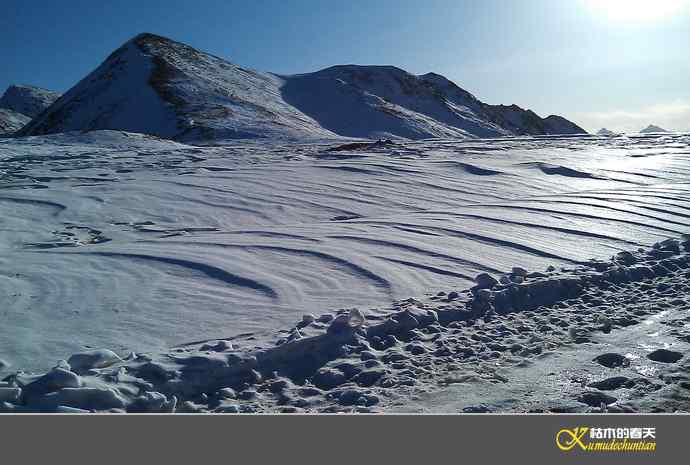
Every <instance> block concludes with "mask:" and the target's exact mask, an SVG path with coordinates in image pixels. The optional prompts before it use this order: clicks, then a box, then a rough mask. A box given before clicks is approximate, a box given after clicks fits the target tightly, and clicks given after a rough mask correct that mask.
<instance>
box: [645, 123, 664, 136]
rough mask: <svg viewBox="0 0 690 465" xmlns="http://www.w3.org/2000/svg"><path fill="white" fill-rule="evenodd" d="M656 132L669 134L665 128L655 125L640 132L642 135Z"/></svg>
mask: <svg viewBox="0 0 690 465" xmlns="http://www.w3.org/2000/svg"><path fill="white" fill-rule="evenodd" d="M655 132H668V131H667V130H666V129H664V128H660V127H659V126H655V125H653V124H650V125H649V126H647V127H646V128H644V129H641V130H640V133H641V134H650V133H655Z"/></svg>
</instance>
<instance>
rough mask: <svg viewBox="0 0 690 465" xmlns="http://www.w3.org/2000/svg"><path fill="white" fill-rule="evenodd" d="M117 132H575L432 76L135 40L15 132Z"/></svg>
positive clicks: (181, 135)
mask: <svg viewBox="0 0 690 465" xmlns="http://www.w3.org/2000/svg"><path fill="white" fill-rule="evenodd" d="M93 129H117V130H125V131H131V132H140V133H147V134H153V135H158V136H161V137H166V138H171V139H178V140H198V139H235V138H255V137H272V138H292V139H298V138H299V139H303V138H332V137H338V136H344V137H363V138H377V137H402V138H408V139H423V138H429V137H460V138H465V137H495V136H509V135H523V134H566V133H567V134H572V133H584V132H585V131H584V130H583V129H582V128H580V127H578V126H577V125H575V124H574V123H571V122H570V121H568V120H566V119H564V118H561V117H558V116H549V117H548V118H540V117H539V116H538V115H536V114H535V113H533V112H531V111H529V110H523V109H522V108H519V107H517V106H515V105H512V106H508V107H506V106H501V105H498V106H494V105H487V104H485V103H483V102H481V101H479V100H478V99H476V98H475V97H474V96H473V95H471V94H470V93H468V92H466V91H464V90H463V89H461V88H460V87H458V86H457V85H455V84H454V83H453V82H451V81H449V80H448V79H446V78H444V77H443V76H440V75H438V74H433V73H429V74H425V75H422V76H415V75H412V74H410V73H407V72H405V71H403V70H401V69H399V68H395V67H392V66H356V65H344V66H334V67H331V68H327V69H324V70H321V71H317V72H314V73H307V74H299V75H291V76H281V75H276V74H272V73H263V72H258V71H253V70H248V69H245V68H242V67H240V66H237V65H234V64H232V63H229V62H227V61H225V60H223V59H221V58H218V57H216V56H213V55H209V54H207V53H203V52H200V51H198V50H196V49H194V48H192V47H190V46H188V45H184V44H181V43H179V42H175V41H172V40H170V39H167V38H164V37H160V36H156V35H153V34H140V35H138V36H136V37H135V38H133V39H132V40H130V41H128V42H127V43H125V44H124V45H123V46H122V47H120V48H119V49H118V50H116V51H115V52H114V53H112V54H111V55H110V56H109V57H108V58H107V59H106V61H105V62H104V63H103V64H101V65H100V66H99V67H98V68H97V69H96V70H95V71H93V72H92V73H91V74H89V75H88V76H87V77H86V78H84V79H83V80H82V81H81V82H79V83H78V84H77V85H76V86H74V87H73V88H72V89H71V90H69V91H68V92H67V93H66V94H65V95H64V96H63V97H62V98H60V99H59V100H58V101H57V102H55V103H54V104H53V105H52V106H51V107H50V108H49V109H48V110H47V111H46V112H45V113H43V114H41V115H40V116H39V117H38V118H36V119H35V120H33V121H32V122H31V123H30V124H29V125H27V126H26V127H25V128H24V129H23V130H22V131H20V134H21V135H40V134H49V133H56V132H65V131H73V130H93Z"/></svg>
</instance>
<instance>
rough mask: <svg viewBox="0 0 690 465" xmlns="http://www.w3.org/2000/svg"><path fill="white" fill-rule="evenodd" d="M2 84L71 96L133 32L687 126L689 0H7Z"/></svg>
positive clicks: (635, 125)
mask: <svg viewBox="0 0 690 465" xmlns="http://www.w3.org/2000/svg"><path fill="white" fill-rule="evenodd" d="M0 21H1V22H0V59H1V63H2V67H0V88H2V89H4V88H5V87H6V86H7V85H9V84H11V83H27V84H35V85H39V86H41V87H46V88H49V89H54V90H58V91H65V90H67V89H69V88H70V87H71V86H72V85H73V84H75V83H76V82H77V81H78V80H79V79H81V78H82V77H83V76H84V75H86V74H87V73H88V72H89V71H91V70H92V69H93V68H95V67H96V66H97V65H98V64H99V63H100V62H101V61H103V60H104V59H105V57H106V56H107V55H108V54H109V53H110V52H112V51H113V50H114V49H115V48H117V47H118V46H119V45H121V44H122V43H123V42H125V41H126V40H128V39H130V38H131V37H132V36H134V35H136V34H137V33H139V32H154V33H157V34H161V35H165V36H168V37H170V38H173V39H176V40H179V41H182V42H185V43H188V44H190V45H192V46H194V47H196V48H199V49H202V50H204V51H208V52H211V53H213V54H216V55H219V56H221V57H224V58H227V59H228V60H230V61H232V62H234V63H237V64H240V65H243V66H247V67H252V68H256V69H259V70H264V71H273V72H278V73H299V72H307V71H314V70H317V69H320V68H324V67H327V66H331V65H334V64H342V63H357V64H390V65H395V66H399V67H401V68H403V69H406V70H407V71H410V72H412V73H415V74H422V73H426V72H429V71H434V72H437V73H440V74H443V75H445V76H447V77H448V78H450V79H452V80H453V81H455V82H456V83H457V84H458V85H460V86H461V87H463V88H465V89H467V90H469V91H470V92H472V93H473V94H475V95H476V96H477V97H478V98H480V99H481V100H483V101H486V102H488V103H505V104H510V103H516V104H518V105H520V106H522V107H525V108H531V109H533V110H535V111H536V112H537V113H539V114H541V115H542V116H546V115H548V114H552V113H558V114H562V115H564V116H566V117H568V118H570V119H572V120H574V121H576V122H578V123H580V124H582V125H583V126H585V128H586V129H589V130H596V129H598V128H599V127H602V126H607V127H609V128H610V129H614V130H635V129H640V128H641V127H642V126H646V125H647V124H649V123H655V124H659V125H661V126H667V127H668V128H669V129H675V130H690V55H689V54H688V44H690V1H686V0H654V1H647V0H481V1H480V0H467V1H461V0H425V1H419V0H369V1H363V0H339V1H331V0H321V1H311V0H309V1H307V0H284V1H272V0H255V1H250V0H247V1H232V0H198V1H194V2H190V1H178V0H165V1H162V0H147V1H142V0H139V1H129V0H119V1H117V2H94V1H82V0H78V1H70V0H65V1H62V2H54V1H50V2H49V1H32V2H25V1H18V0H2V17H1V18H0Z"/></svg>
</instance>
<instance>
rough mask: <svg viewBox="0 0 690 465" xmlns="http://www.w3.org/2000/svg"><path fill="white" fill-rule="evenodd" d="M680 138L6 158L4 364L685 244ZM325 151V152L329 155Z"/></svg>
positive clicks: (262, 324) (40, 150) (41, 362)
mask: <svg viewBox="0 0 690 465" xmlns="http://www.w3.org/2000/svg"><path fill="white" fill-rule="evenodd" d="M689 143H690V136H688V135H686V134H666V135H663V136H649V135H647V136H630V137H627V136H620V137H594V136H580V137H523V138H504V139H492V140H471V141H463V140H457V139H435V140H426V141H418V142H411V141H405V142H399V143H396V144H394V145H376V146H372V147H370V148H365V149H360V150H351V151H347V150H345V151H328V148H331V147H333V143H329V144H325V143H320V144H317V143H288V142H271V143H268V142H266V141H242V142H237V143H234V144H229V145H226V146H220V147H218V146H216V147H195V146H191V145H185V144H182V143H177V142H171V141H168V140H163V139H159V138H156V137H151V136H144V135H141V134H131V133H124V132H118V131H93V132H89V133H68V134H58V135H52V136H40V137H25V138H15V139H2V140H0V188H1V190H0V251H1V252H2V253H0V270H1V271H0V299H1V305H0V308H2V313H0V359H2V360H5V361H7V362H9V363H11V364H12V366H13V367H14V368H23V369H28V370H39V369H45V368H48V367H50V366H53V365H54V363H55V361H56V360H57V359H59V358H62V357H66V356H67V355H69V354H72V353H75V352H80V351H83V350H88V349H90V348H108V349H111V350H114V351H115V352H117V353H119V354H121V355H123V354H126V352H127V351H129V350H134V351H136V352H148V351H152V352H156V351H163V350H165V349H167V348H168V347H171V346H176V345H179V344H183V343H186V342H191V341H197V340H209V339H221V338H227V337H231V336H235V335H238V334H241V333H254V336H255V337H256V341H257V343H259V342H261V341H264V342H267V341H269V340H270V341H274V340H275V337H276V331H277V330H278V329H281V328H286V327H291V326H292V325H293V324H294V322H295V321H299V320H300V319H301V317H302V315H303V314H306V313H314V314H322V313H325V312H328V311H333V310H337V309H341V308H351V307H359V308H363V309H370V308H372V307H385V306H386V305H388V304H390V303H391V302H392V301H393V300H396V299H402V298H407V297H415V296H422V295H424V294H426V293H435V292H438V291H440V290H443V291H448V290H449V289H464V288H467V287H469V286H470V285H471V284H472V279H473V278H474V277H475V276H476V275H477V274H478V273H481V272H489V273H499V272H505V271H509V270H511V268H512V267H514V266H522V267H524V268H526V269H530V270H538V269H544V268H546V267H547V266H549V265H555V266H566V267H567V266H570V265H574V264H576V263H577V262H579V261H582V260H587V259H589V258H592V257H599V258H601V257H610V256H611V255H613V254H615V253H616V252H617V251H621V250H630V249H634V248H636V247H638V246H649V245H651V244H653V243H654V242H657V241H659V240H662V239H664V238H667V237H676V236H678V235H679V234H682V233H687V232H689V231H690V217H689V216H688V208H689V207H690V188H689V187H688V175H689V174H690V169H689V162H690V148H689ZM336 145H337V144H336Z"/></svg>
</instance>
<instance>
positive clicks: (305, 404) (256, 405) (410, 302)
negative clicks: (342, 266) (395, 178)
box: [0, 234, 690, 413]
mask: <svg viewBox="0 0 690 465" xmlns="http://www.w3.org/2000/svg"><path fill="white" fill-rule="evenodd" d="M688 252H690V235H688V234H685V235H682V236H681V238H680V239H667V240H664V241H661V242H658V243H656V244H654V246H653V247H652V248H651V249H648V250H645V249H642V248H641V249H638V250H635V251H623V252H619V253H617V254H616V255H615V256H613V257H612V258H611V259H610V260H607V261H603V260H591V261H589V262H586V263H583V264H582V265H580V266H576V267H569V268H562V269H560V270H557V269H556V268H555V267H552V266H551V267H549V268H547V269H546V270H545V271H544V272H539V271H537V272H529V271H528V270H526V269H524V268H522V267H514V268H513V269H512V271H511V272H510V273H507V274H504V275H503V276H500V277H499V278H496V277H494V276H492V275H490V274H488V273H481V274H479V275H477V276H476V278H475V285H474V286H473V287H472V288H470V289H467V290H465V291H462V292H456V291H453V292H450V293H445V292H442V293H439V294H438V295H437V296H435V297H434V298H432V299H429V300H428V301H427V302H422V301H419V300H415V299H407V300H405V301H402V302H398V303H396V304H395V306H394V307H395V310H394V311H393V312H391V313H389V314H388V315H386V316H380V315H376V314H375V313H370V314H367V313H365V312H362V311H360V310H358V309H350V310H341V311H339V312H337V313H335V314H330V313H329V314H324V315H321V316H318V317H317V316H314V315H311V314H308V315H305V316H304V317H303V318H302V319H301V321H298V322H297V323H296V324H295V325H294V327H293V328H291V329H290V330H289V331H288V332H286V337H284V338H282V339H280V340H279V341H278V343H277V345H275V346H273V347H266V348H260V349H251V350H247V349H242V348H241V344H243V343H244V342H247V341H242V340H241V339H238V340H230V339H227V340H214V341H202V342H198V343H192V344H188V345H185V346H183V347H178V348H177V349H175V350H173V351H171V352H170V353H168V354H162V355H141V354H134V353H132V354H130V355H129V356H127V357H125V358H124V359H123V358H121V357H120V356H118V355H117V354H115V353H114V352H112V351H110V350H107V349H98V350H89V351H85V352H80V353H76V354H74V355H72V356H71V357H69V359H68V360H66V361H65V360H61V361H59V362H58V364H57V365H56V366H55V367H54V368H53V369H52V370H50V371H49V372H47V373H46V374H44V375H39V376H30V375H27V374H25V373H22V372H19V373H16V374H13V375H10V376H8V377H6V378H4V380H3V382H2V383H0V411H4V412H36V411H43V412H89V411H93V412H98V411H105V412H176V411H178V412H204V411H206V412H210V411H212V412H217V413H240V412H260V411H263V412H268V411H281V412H299V411H320V412H338V411H359V412H370V411H372V408H373V409H376V408H385V407H386V406H387V404H389V402H390V400H391V399H394V398H395V396H396V395H399V394H400V393H406V390H408V389H409V388H411V387H414V386H415V385H417V384H421V383H425V384H427V385H432V384H434V383H436V384H452V383H468V382H470V383H472V382H475V381H477V380H478V378H479V376H480V374H481V370H486V369H487V367H489V366H494V367H495V366H497V365H499V362H501V363H504V362H505V359H512V360H513V362H514V363H517V364H518V365H519V366H523V367H524V366H528V365H526V364H529V363H532V362H531V361H530V360H532V359H534V358H535V357H536V356H539V355H541V354H542V352H543V351H544V350H545V348H547V347H548V349H555V348H558V347H563V346H566V345H568V344H587V343H590V342H593V341H592V338H593V336H594V333H598V332H602V333H605V334H609V333H610V332H611V331H612V330H620V329H623V328H626V327H629V326H632V325H635V324H637V323H640V321H641V317H644V316H646V315H650V314H653V313H654V312H655V310H654V309H652V308H651V307H650V308H649V309H648V310H645V309H643V308H642V306H640V305H636V306H633V307H634V310H633V311H632V312H630V313H628V312H627V311H625V312H621V313H620V314H619V313H616V310H615V308H614V307H616V306H617V305H615V306H613V307H611V308H609V309H608V310H607V311H601V308H602V306H605V305H608V304H607V303H606V301H605V300H604V299H605V298H607V297H612V298H613V299H614V301H615V299H616V298H620V297H621V295H624V294H625V290H626V286H630V285H632V286H635V288H634V289H633V291H635V292H638V291H639V290H644V291H652V293H653V294H654V296H653V297H655V299H656V302H657V303H659V304H661V303H662V302H663V303H664V304H665V306H668V307H671V306H675V307H679V308H680V307H688V306H689V304H688V302H687V301H685V300H683V299H679V298H678V296H677V295H676V294H675V292H674V289H675V290H676V291H678V290H685V291H687V290H688V289H690V287H689V286H688V284H689V283H690V271H688V269H690V253H688ZM611 290H614V291H613V294H612V295H611V296H607V295H606V293H607V292H608V291H611ZM642 295H643V293H639V294H635V295H634V296H633V298H635V299H636V300H635V302H637V301H639V300H640V299H641V296H642ZM667 297H668V299H671V300H672V301H671V302H670V303H668V302H667ZM673 299H675V300H673ZM609 303H610V302H609ZM617 303H620V302H617ZM623 303H625V304H627V303H628V301H627V299H626V301H625V302H623ZM570 307H572V308H570ZM583 308H585V309H588V310H589V311H583ZM565 309H567V311H566V310H565ZM597 309H598V310H597ZM681 310H684V309H681ZM684 311H687V310H684ZM521 313H524V314H525V315H526V318H525V319H522V318H520V317H519V315H520V314H521ZM542 315H543V316H544V317H541V316H542ZM546 321H548V323H546ZM535 322H536V323H538V325H537V327H536V328H534V327H533V326H532V325H533V324H534V323H535ZM482 327H484V328H485V329H486V330H487V331H486V332H481V331H480V330H481V328H482ZM475 328H477V330H476V331H475ZM563 328H569V330H568V331H567V332H565V331H564V330H563ZM489 329H491V330H493V329H495V330H497V331H499V332H501V333H502V335H501V336H500V337H498V338H497V339H495V338H492V337H490V336H489V335H488V334H493V335H496V333H495V332H493V331H492V332H489ZM674 334H675V335H676V336H679V337H680V338H684V339H683V340H688V341H690V336H688V335H686V334H684V333H683V334H681V333H679V332H676V333H674ZM511 335H513V336H514V335H521V336H523V337H524V340H521V342H514V343H513V344H512V345H510V346H509V345H507V344H506V342H507V340H508V336H511ZM544 355H546V354H544ZM647 358H648V359H649V360H652V361H654V362H659V363H662V364H675V363H676V362H678V361H680V360H681V359H683V354H682V353H680V352H676V351H672V350H667V349H660V350H656V351H653V352H651V353H649V354H648V356H647ZM593 362H595V363H598V364H599V365H602V366H605V367H608V368H615V367H619V366H623V365H625V366H627V365H630V360H629V359H627V358H626V357H625V356H622V355H620V354H616V353H604V354H601V355H599V356H597V357H595V358H594V360H593ZM458 363H463V364H466V366H468V367H470V366H472V367H475V368H478V369H479V370H480V371H477V372H476V373H474V374H472V375H468V376H465V377H461V378H449V377H448V376H447V375H445V376H444V375H443V373H444V372H445V371H447V370H444V369H443V368H444V366H445V365H450V364H452V365H453V366H454V367H456V368H455V369H457V364H458ZM626 364H627V365H626ZM689 368H690V367H688V366H687V364H685V365H682V366H681V367H680V370H682V371H683V373H686V372H688V369H689ZM491 376H492V379H494V380H497V381H501V382H507V380H505V379H502V375H501V374H500V373H498V372H496V371H495V369H494V371H493V372H491ZM664 376H666V375H664ZM685 379H687V376H686V375H681V374H679V373H678V372H675V373H669V374H668V378H667V379H666V384H667V385H669V386H667V388H666V392H665V394H664V391H663V390H661V391H660V392H661V394H662V395H665V396H667V397H670V398H671V399H670V401H671V404H669V405H673V408H678V406H679V405H680V406H682V407H683V408H685V407H687V396H684V395H683V394H682V391H683V390H684V389H687V386H685V385H684V384H683V383H685V381H683V380H685ZM641 380H642V381H641ZM643 381H644V383H646V384H644V383H643ZM650 384H654V383H653V381H648V380H647V381H645V380H643V379H642V378H638V379H637V380H633V379H629V378H624V377H618V378H608V379H606V380H603V381H601V382H590V384H589V387H590V389H589V390H585V391H584V392H581V393H579V394H578V395H577V396H576V399H577V402H578V404H579V405H580V409H583V408H585V407H587V406H591V407H593V408H595V409H600V408H602V405H603V406H604V411H606V407H605V406H607V405H609V404H615V403H616V402H617V400H618V399H617V398H616V397H613V396H611V395H609V394H606V393H605V392H602V391H611V390H616V389H618V388H620V387H622V386H624V385H625V386H626V387H627V388H631V389H632V388H635V389H639V390H644V388H645V387H646V388H647V390H646V391H645V393H646V394H649V391H650V389H648V388H649V386H650ZM686 384H687V383H686ZM654 386H655V389H652V390H660V389H661V388H662V386H658V387H656V384H654ZM407 394H409V393H407ZM633 398H634V396H633ZM666 402H669V400H668V399H667V400H666ZM563 408H566V407H563V406H558V407H557V409H563ZM567 408H572V407H570V406H567ZM626 408H628V407H626ZM630 408H632V407H630ZM642 408H644V406H643V407H642ZM647 408H649V407H648V406H647ZM465 411H487V410H483V409H478V408H476V407H475V408H473V409H472V410H465ZM552 411H557V410H556V408H553V409H552ZM580 411H582V410H580ZM590 411H594V410H590ZM612 411H613V410H612Z"/></svg>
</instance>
